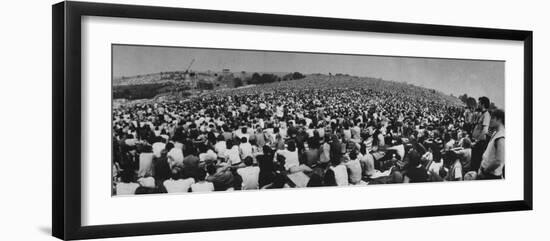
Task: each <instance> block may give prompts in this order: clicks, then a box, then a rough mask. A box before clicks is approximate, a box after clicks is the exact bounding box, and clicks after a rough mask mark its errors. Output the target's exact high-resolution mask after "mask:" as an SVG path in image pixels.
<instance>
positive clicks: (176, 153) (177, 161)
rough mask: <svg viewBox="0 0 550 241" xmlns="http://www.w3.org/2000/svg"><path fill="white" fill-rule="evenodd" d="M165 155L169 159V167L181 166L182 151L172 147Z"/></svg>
mask: <svg viewBox="0 0 550 241" xmlns="http://www.w3.org/2000/svg"><path fill="white" fill-rule="evenodd" d="M166 155H167V156H168V157H169V163H170V167H172V166H175V165H180V166H182V165H183V151H182V150H181V149H180V148H176V147H174V148H172V150H170V151H169V152H168V154H166ZM170 159H171V160H170Z"/></svg>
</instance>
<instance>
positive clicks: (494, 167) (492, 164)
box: [478, 110, 504, 179]
mask: <svg viewBox="0 0 550 241" xmlns="http://www.w3.org/2000/svg"><path fill="white" fill-rule="evenodd" d="M491 128H492V129H494V130H495V134H493V136H491V139H490V140H489V143H488V144H487V149H485V152H484V153H483V157H482V161H481V167H480V168H479V172H478V179H501V178H503V177H504V111H502V110H495V112H493V115H492V117H491Z"/></svg>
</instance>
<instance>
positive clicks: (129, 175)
mask: <svg viewBox="0 0 550 241" xmlns="http://www.w3.org/2000/svg"><path fill="white" fill-rule="evenodd" d="M134 179H135V172H134V171H133V170H131V169H125V170H123V171H122V173H120V180H121V181H122V182H124V183H130V182H134V181H135V180H134Z"/></svg>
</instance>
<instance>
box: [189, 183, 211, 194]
mask: <svg viewBox="0 0 550 241" xmlns="http://www.w3.org/2000/svg"><path fill="white" fill-rule="evenodd" d="M212 191H214V184H213V183H211V182H207V181H203V182H197V183H194V184H192V185H191V192H212Z"/></svg>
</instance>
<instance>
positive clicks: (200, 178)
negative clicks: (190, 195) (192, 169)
mask: <svg viewBox="0 0 550 241" xmlns="http://www.w3.org/2000/svg"><path fill="white" fill-rule="evenodd" d="M205 179H206V171H204V170H201V171H200V172H199V174H198V175H197V182H196V183H193V184H191V192H213V191H214V184H213V183H211V182H208V181H206V180H205Z"/></svg>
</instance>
